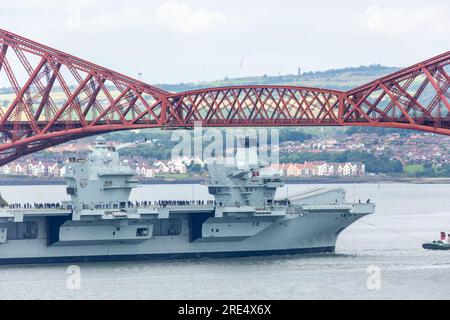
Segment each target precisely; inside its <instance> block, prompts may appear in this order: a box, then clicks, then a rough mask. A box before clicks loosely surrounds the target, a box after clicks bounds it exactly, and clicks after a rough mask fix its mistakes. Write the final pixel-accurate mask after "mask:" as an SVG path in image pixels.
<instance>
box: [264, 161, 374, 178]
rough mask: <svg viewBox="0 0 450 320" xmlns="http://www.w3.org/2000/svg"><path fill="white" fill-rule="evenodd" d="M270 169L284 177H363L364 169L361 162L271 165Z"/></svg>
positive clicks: (314, 162) (313, 162)
mask: <svg viewBox="0 0 450 320" xmlns="http://www.w3.org/2000/svg"><path fill="white" fill-rule="evenodd" d="M271 169H272V170H273V171H275V172H277V173H278V174H280V175H282V176H286V177H309V176H364V175H365V174H366V167H365V166H364V164H363V163H361V162H346V163H331V162H326V161H312V162H305V163H282V164H272V165H271Z"/></svg>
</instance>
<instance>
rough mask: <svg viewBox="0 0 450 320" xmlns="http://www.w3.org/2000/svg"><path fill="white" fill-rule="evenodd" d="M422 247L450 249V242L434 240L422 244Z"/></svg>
mask: <svg viewBox="0 0 450 320" xmlns="http://www.w3.org/2000/svg"><path fill="white" fill-rule="evenodd" d="M422 248H424V249H428V250H450V243H445V242H442V241H433V242H431V243H430V242H429V243H424V244H422Z"/></svg>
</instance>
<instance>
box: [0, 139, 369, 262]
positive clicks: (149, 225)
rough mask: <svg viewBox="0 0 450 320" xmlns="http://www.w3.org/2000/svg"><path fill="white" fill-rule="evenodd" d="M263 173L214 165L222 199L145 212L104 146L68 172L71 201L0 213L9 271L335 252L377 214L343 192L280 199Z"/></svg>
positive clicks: (273, 179)
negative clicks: (14, 266) (342, 237)
mask: <svg viewBox="0 0 450 320" xmlns="http://www.w3.org/2000/svg"><path fill="white" fill-rule="evenodd" d="M262 169H263V168H262V166H261V165H254V166H247V167H245V168H243V167H238V166H226V165H225V164H220V163H210V164H209V165H208V170H209V173H210V178H209V180H208V181H207V187H208V191H209V193H210V194H211V195H212V196H213V197H214V200H206V201H205V200H203V201H185V200H179V201H176V200H173V201H140V202H138V203H136V202H134V201H133V202H132V201H130V199H129V198H130V192H131V190H132V189H133V188H135V187H137V186H138V181H137V179H136V176H135V173H134V171H133V170H132V169H131V167H130V166H129V165H128V164H127V163H124V162H121V161H120V159H119V155H118V152H117V150H115V149H114V148H113V147H109V146H108V145H107V143H106V142H105V140H104V139H103V138H98V139H97V140H96V142H95V144H94V146H93V149H92V150H91V152H90V154H89V155H88V156H87V158H85V159H77V158H71V159H70V160H69V162H68V163H67V165H66V182H67V193H68V195H69V196H70V201H65V202H62V203H58V204H46V205H36V204H34V205H24V206H20V207H19V208H12V207H11V206H4V207H3V208H0V263H49V262H69V261H70V262H72V261H102V260H134V259H152V258H157V259H161V258H164V259H165V258H167V259H170V258H194V257H233V256H256V255H273V254H294V253H318V252H333V251H334V250H335V245H336V240H337V238H338V236H339V234H340V233H341V232H342V231H343V230H344V229H345V228H346V227H348V226H349V225H350V224H352V223H353V222H355V221H356V220H358V219H359V218H361V217H363V216H365V215H367V214H371V213H373V212H374V209H375V205H374V204H372V203H349V202H347V201H346V200H345V191H344V190H343V189H341V188H315V189H313V190H308V191H305V192H303V193H299V194H296V195H294V196H291V197H286V198H281V199H276V198H275V193H276V190H277V188H279V187H281V186H283V180H282V179H281V177H280V176H278V175H276V174H271V173H264V170H262ZM6 200H7V199H6Z"/></svg>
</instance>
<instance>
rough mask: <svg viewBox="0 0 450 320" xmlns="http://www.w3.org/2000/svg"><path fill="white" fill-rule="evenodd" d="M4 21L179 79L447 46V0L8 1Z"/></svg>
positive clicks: (370, 59) (0, 5)
mask: <svg viewBox="0 0 450 320" xmlns="http://www.w3.org/2000/svg"><path fill="white" fill-rule="evenodd" d="M0 28H3V29H6V30H9V31H12V32H14V33H18V34H20V35H23V36H25V37H29V38H31V39H33V40H36V41H39V42H42V43H44V44H47V45H50V46H52V47H55V48H57V49H60V50H63V51H66V52H68V53H71V54H74V55H77V56H79V57H81V58H84V59H87V60H90V61H92V62H95V63H97V64H100V65H103V66H105V67H109V68H111V69H114V70H116V71H120V72H123V73H126V74H128V75H130V76H133V77H137V74H138V73H139V72H142V73H143V80H144V81H146V82H149V83H163V82H164V83H177V82H191V81H208V80H215V79H222V78H224V77H226V76H228V77H238V76H239V75H240V74H242V75H243V76H251V75H263V74H269V75H276V74H278V73H279V72H280V73H282V74H287V73H296V72H297V68H298V67H301V68H302V71H311V70H325V69H330V68H339V67H347V66H359V65H367V64H373V63H381V64H383V65H389V66H406V65H410V64H413V63H415V62H418V61H420V60H423V59H426V58H429V57H431V56H434V55H437V54H439V53H442V52H445V51H447V50H449V49H450V48H449V43H450V0H436V1H433V0H428V1H417V0H409V1H392V0H390V1H384V0H372V1H367V0H357V1H356V0H350V1H322V0H313V1H311V0H309V1H299V0H276V1H275V0H272V1H267V0H213V1H211V0H210V1H206V0H205V1H204V0H168V1H163V0H149V1H139V0H128V1H120V4H119V1H106V0H39V1H31V0H30V1H26V0H13V1H1V2H0ZM241 64H242V69H241Z"/></svg>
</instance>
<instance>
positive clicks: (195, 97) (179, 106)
mask: <svg viewBox="0 0 450 320" xmlns="http://www.w3.org/2000/svg"><path fill="white" fill-rule="evenodd" d="M449 62H450V51H449V52H446V53H444V54H441V55H439V56H436V57H434V58H431V59H429V60H426V61H423V62H421V63H418V64H416V65H413V66H411V67H408V68H405V69H402V70H400V71H397V72H395V73H392V74H390V75H387V76H385V77H382V78H380V79H377V80H375V81H372V82H370V83H368V84H365V85H363V86H360V87H358V88H355V89H352V90H349V91H346V92H344V91H338V90H328V89H319V88H306V87H294V86H236V87H224V88H209V89H202V90H194V91H188V92H181V93H169V92H167V91H164V90H162V89H159V88H157V87H154V86H151V85H148V84H146V83H143V82H141V81H138V80H136V79H133V78H130V77H128V76H125V75H123V74H120V73H118V72H115V71H112V70H109V69H106V68H103V67H100V66H98V65H96V64H93V63H90V62H88V61H85V60H82V59H79V58H77V57H74V56H72V55H69V54H66V53H64V52H61V51H58V50H55V49H52V48H49V47H47V46H44V45H42V44H39V43H37V42H34V41H31V40H29V39H26V38H23V37H21V36H18V35H15V34H12V33H10V32H7V31H3V30H0V79H1V80H3V79H4V80H5V81H7V82H6V83H8V84H9V85H10V87H11V88H12V91H11V92H3V94H1V93H0V103H1V102H2V101H3V105H0V139H1V140H0V165H3V164H5V163H8V162H10V161H12V160H14V159H17V158H19V157H21V156H23V155H26V154H29V153H32V152H35V151H39V150H43V149H45V148H47V147H50V146H53V145H57V144H60V143H63V142H67V141H70V140H73V139H78V138H82V137H86V136H90V135H95V134H99V133H106V132H112V131H119V130H130V129H140V128H190V127H193V126H194V123H195V122H201V123H202V125H203V126H204V127H252V126H264V127H269V126H271V127H280V126H374V127H392V128H404V129H414V130H422V131H427V132H433V133H438V134H445V135H450V104H449V101H450V97H449V87H450V78H449ZM19 78H22V79H20V80H21V81H20V80H19ZM5 81H3V83H5ZM5 95H7V96H5ZM2 96H3V98H2ZM5 97H6V98H7V99H6V98H5Z"/></svg>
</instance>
